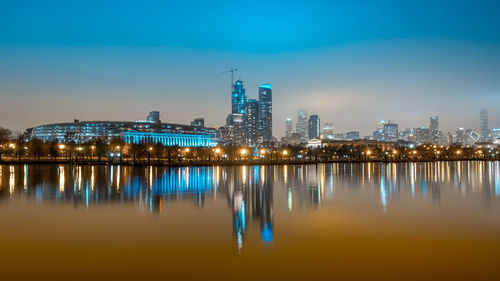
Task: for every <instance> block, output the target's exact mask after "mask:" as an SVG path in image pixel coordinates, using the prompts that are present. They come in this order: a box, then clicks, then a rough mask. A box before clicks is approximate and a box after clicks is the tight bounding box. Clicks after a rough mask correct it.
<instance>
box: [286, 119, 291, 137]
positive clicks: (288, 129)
mask: <svg viewBox="0 0 500 281" xmlns="http://www.w3.org/2000/svg"><path fill="white" fill-rule="evenodd" d="M292 134H293V122H292V119H291V118H287V119H286V121H285V137H287V138H289V137H291V136H292Z"/></svg>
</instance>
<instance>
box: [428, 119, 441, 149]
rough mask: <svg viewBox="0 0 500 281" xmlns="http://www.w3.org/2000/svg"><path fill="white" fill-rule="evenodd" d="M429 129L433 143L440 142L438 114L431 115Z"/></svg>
mask: <svg viewBox="0 0 500 281" xmlns="http://www.w3.org/2000/svg"><path fill="white" fill-rule="evenodd" d="M429 129H430V135H431V137H430V141H431V143H439V120H438V117H437V116H431V119H430V126H429Z"/></svg>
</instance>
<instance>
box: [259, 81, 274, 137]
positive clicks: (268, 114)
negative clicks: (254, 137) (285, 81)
mask: <svg viewBox="0 0 500 281" xmlns="http://www.w3.org/2000/svg"><path fill="white" fill-rule="evenodd" d="M259 105H260V110H259V131H260V134H259V135H260V136H261V137H262V141H263V143H264V144H269V143H271V140H272V137H273V92H272V89H271V84H262V85H260V87H259Z"/></svg>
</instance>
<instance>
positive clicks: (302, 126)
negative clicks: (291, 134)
mask: <svg viewBox="0 0 500 281" xmlns="http://www.w3.org/2000/svg"><path fill="white" fill-rule="evenodd" d="M308 125H309V124H308V122H307V112H306V111H304V110H301V111H299V112H298V118H297V125H296V126H295V132H296V133H297V134H298V135H299V136H300V139H301V140H303V141H307V140H309V137H308V135H309V132H308V131H309V130H308V129H309V128H308Z"/></svg>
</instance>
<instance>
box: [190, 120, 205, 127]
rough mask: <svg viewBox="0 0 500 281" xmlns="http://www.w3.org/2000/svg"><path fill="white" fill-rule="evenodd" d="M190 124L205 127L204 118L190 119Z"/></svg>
mask: <svg viewBox="0 0 500 281" xmlns="http://www.w3.org/2000/svg"><path fill="white" fill-rule="evenodd" d="M191 126H193V127H205V118H196V119H194V120H193V121H191Z"/></svg>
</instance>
